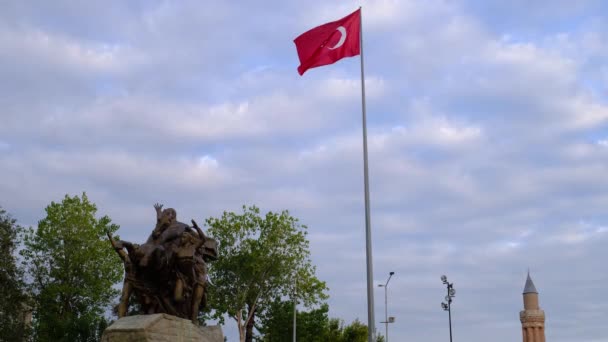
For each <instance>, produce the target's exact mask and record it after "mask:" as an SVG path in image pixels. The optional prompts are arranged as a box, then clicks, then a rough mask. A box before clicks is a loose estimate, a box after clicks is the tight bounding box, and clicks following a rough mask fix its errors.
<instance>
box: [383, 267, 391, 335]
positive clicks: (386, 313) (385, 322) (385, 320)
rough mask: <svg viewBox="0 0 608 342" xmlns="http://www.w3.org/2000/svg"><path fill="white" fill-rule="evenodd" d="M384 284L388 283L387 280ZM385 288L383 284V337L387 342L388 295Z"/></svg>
mask: <svg viewBox="0 0 608 342" xmlns="http://www.w3.org/2000/svg"><path fill="white" fill-rule="evenodd" d="M389 279H390V278H389ZM386 285H388V281H387V282H386ZM387 288H388V286H384V328H385V332H384V339H385V340H386V342H388V300H387V298H388V297H387V295H386V291H387Z"/></svg>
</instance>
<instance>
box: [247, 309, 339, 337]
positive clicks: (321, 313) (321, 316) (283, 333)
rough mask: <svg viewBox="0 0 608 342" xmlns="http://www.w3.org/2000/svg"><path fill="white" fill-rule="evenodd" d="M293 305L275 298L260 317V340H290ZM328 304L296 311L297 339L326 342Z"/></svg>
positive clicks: (258, 327)
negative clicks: (308, 309)
mask: <svg viewBox="0 0 608 342" xmlns="http://www.w3.org/2000/svg"><path fill="white" fill-rule="evenodd" d="M293 306H294V303H293V302H291V301H281V300H276V301H275V302H274V303H272V305H270V307H269V308H268V309H267V310H266V311H265V314H264V315H263V316H261V317H260V323H259V325H256V328H257V330H258V331H259V332H260V335H261V336H260V337H259V338H257V340H258V341H260V342H280V341H290V340H291V339H292V336H293V311H294V310H293V309H294V308H293ZM328 311H329V306H328V305H327V304H323V305H321V306H320V307H319V308H317V309H312V310H310V311H298V312H297V316H296V339H297V340H298V341H310V342H326V341H327V338H326V335H327V331H328V329H329V327H328V324H329V318H328V316H327V313H328Z"/></svg>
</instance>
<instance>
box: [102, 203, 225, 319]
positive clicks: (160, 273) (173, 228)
mask: <svg viewBox="0 0 608 342" xmlns="http://www.w3.org/2000/svg"><path fill="white" fill-rule="evenodd" d="M162 207H163V206H162V205H161V204H158V203H157V204H155V205H154V209H155V210H156V226H155V227H154V230H153V231H152V234H150V236H149V237H148V240H147V241H146V242H145V243H144V244H142V245H137V244H133V243H130V242H127V241H122V240H121V241H114V239H113V238H112V236H111V235H110V234H108V238H109V239H110V243H111V244H112V247H113V248H114V250H116V252H117V253H118V255H119V256H120V258H121V260H122V261H123V263H124V267H125V280H124V283H123V288H122V294H121V297H120V303H119V305H118V310H117V311H118V317H124V316H126V315H127V311H128V307H129V299H130V298H131V297H132V296H135V298H136V299H137V301H138V302H139V304H140V305H141V313H142V314H155V313H167V314H170V315H174V316H178V317H182V318H187V319H191V320H192V322H193V323H197V322H198V313H199V309H200V308H204V307H205V304H206V296H207V294H206V291H205V289H206V286H207V264H206V263H207V262H209V261H212V260H216V259H217V241H216V240H215V239H213V238H209V237H207V236H206V235H205V234H204V233H203V231H202V229H201V228H200V227H199V226H198V225H197V224H196V222H195V221H194V220H192V227H190V226H188V225H187V224H185V223H182V222H179V221H178V220H177V212H176V211H175V209H173V208H167V209H164V210H163V209H162ZM125 249H126V251H125Z"/></svg>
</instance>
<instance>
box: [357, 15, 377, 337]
mask: <svg viewBox="0 0 608 342" xmlns="http://www.w3.org/2000/svg"><path fill="white" fill-rule="evenodd" d="M359 10H360V18H359V46H360V48H361V108H362V117H363V178H364V181H363V183H364V187H365V246H366V255H367V258H366V262H367V341H368V342H374V335H375V332H376V325H375V322H374V321H375V319H374V280H373V279H374V270H373V264H372V227H371V218H370V210H369V171H368V167H367V119H366V116H365V73H364V70H363V10H362V8H361V7H359Z"/></svg>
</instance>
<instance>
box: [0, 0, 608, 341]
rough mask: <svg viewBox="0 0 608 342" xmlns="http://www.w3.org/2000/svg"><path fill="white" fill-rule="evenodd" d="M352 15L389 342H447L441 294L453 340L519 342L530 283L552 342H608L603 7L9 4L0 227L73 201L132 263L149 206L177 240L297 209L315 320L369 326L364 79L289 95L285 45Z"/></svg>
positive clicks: (329, 70)
mask: <svg viewBox="0 0 608 342" xmlns="http://www.w3.org/2000/svg"><path fill="white" fill-rule="evenodd" d="M359 5H362V6H363V20H364V23H363V25H364V34H365V37H364V40H365V47H364V48H365V63H366V65H365V67H366V77H367V80H366V83H367V91H368V92H367V95H368V97H367V101H368V124H369V128H368V129H369V153H370V182H371V184H370V187H371V189H370V190H371V205H372V207H371V209H372V210H371V215H372V229H373V252H374V255H373V257H374V271H375V274H374V276H375V282H376V283H381V282H384V281H385V280H386V277H387V276H388V273H389V272H390V271H394V272H395V276H394V277H393V279H392V280H391V283H390V286H389V314H390V315H392V316H395V317H396V323H395V324H392V325H391V326H390V337H391V340H393V341H395V340H397V341H409V340H411V341H420V340H424V341H439V340H445V339H447V338H448V330H447V314H446V313H444V312H443V311H441V307H440V302H441V300H442V299H443V296H444V292H445V289H444V288H443V285H442V284H441V281H440V279H439V277H440V276H441V275H442V274H446V275H447V276H448V278H449V279H450V280H451V281H453V282H454V284H455V285H454V286H455V288H456V289H457V297H456V298H455V302H454V317H453V318H454V321H453V323H454V337H455V339H457V340H466V341H484V340H486V339H487V337H488V336H493V337H492V340H493V341H496V342H506V341H517V340H519V339H521V331H520V323H519V317H518V312H519V310H521V308H522V299H521V291H522V289H523V285H524V282H525V276H526V270H527V268H528V267H529V268H530V269H531V271H532V277H533V279H534V281H535V283H536V287H537V289H538V290H539V292H540V303H541V307H542V308H544V309H545V311H546V315H547V323H546V330H547V339H548V340H551V341H556V342H565V341H577V342H591V341H605V340H607V339H608V335H607V333H606V331H605V328H604V327H605V317H606V314H608V304H607V303H606V302H605V301H603V300H601V293H603V291H604V290H605V284H606V283H607V282H608V275H607V274H606V272H605V265H604V263H603V261H604V260H606V258H607V257H608V252H606V249H605V248H604V246H605V245H606V243H607V242H608V214H606V208H608V182H607V181H606V180H605V175H606V174H607V172H608V132H607V128H608V124H607V119H608V102H607V100H608V97H607V94H608V85H607V84H608V65H607V64H606V62H605V61H606V60H607V57H608V34H607V33H606V32H608V27H607V24H606V22H607V20H606V13H608V8H606V7H607V6H606V4H605V2H603V1H599V0H598V1H576V2H575V1H566V0H562V1H548V0H539V1H535V2H534V4H530V3H529V2H528V1H520V0H517V1H484V2H481V1H456V0H443V1H439V0H437V1H435V0H431V1H413V0H411V1H410V0H401V1H397V0H373V1H360V2H358V1H352V2H348V1H340V2H327V1H317V0H311V1H307V2H306V3H305V4H304V2H295V1H270V0H268V1H261V2H259V1H258V2H238V3H237V2H230V1H219V0H218V1H207V0H205V1H180V2H177V1H175V2H173V1H139V2H138V1H130V2H120V1H103V2H102V1H99V2H86V3H84V2H83V3H82V4H81V3H80V2H74V1H53V2H52V3H51V2H42V1H40V2H22V1H9V2H4V3H3V4H2V5H1V6H2V10H1V11H0V47H1V48H0V108H2V111H1V114H0V115H1V117H0V119H1V122H2V124H1V125H0V205H2V206H3V207H4V208H5V209H7V210H8V211H9V212H11V213H12V214H13V215H14V216H15V217H16V218H17V219H18V220H19V222H20V223H21V224H23V225H34V226H35V225H36V222H37V221H38V220H39V219H41V218H42V217H43V216H44V210H43V209H44V207H45V206H46V205H47V204H48V203H50V201H53V200H55V201H57V200H60V199H61V198H62V197H63V196H64V195H65V194H66V193H69V194H79V193H81V192H82V191H86V192H87V193H88V195H89V196H90V198H91V199H92V200H93V201H94V202H96V203H97V204H98V207H99V209H100V213H101V214H107V215H109V216H110V217H111V218H112V219H113V221H114V222H116V223H117V224H119V225H120V226H121V229H120V232H121V235H122V237H123V238H125V239H129V240H133V241H140V240H143V239H145V237H146V236H147V234H148V232H149V231H150V230H151V229H152V226H153V224H154V209H153V208H152V205H153V204H154V203H155V202H158V201H160V202H163V203H164V204H165V205H167V206H171V207H174V208H176V209H177V210H178V215H179V217H180V219H181V220H182V221H186V222H187V220H189V219H190V218H194V219H198V220H199V221H202V220H203V219H204V218H206V217H209V216H219V215H221V213H222V211H224V210H238V209H239V208H240V207H241V205H243V204H256V205H258V206H259V207H261V208H262V209H263V210H281V209H289V210H290V211H291V212H292V214H293V215H294V216H296V217H298V218H300V220H301V221H302V222H303V223H304V224H307V225H308V226H309V233H310V235H309V236H310V240H311V250H312V257H313V261H314V263H315V264H316V265H317V271H318V276H319V277H320V278H321V279H322V280H325V281H326V282H327V283H328V286H329V287H330V291H329V294H330V296H331V298H330V301H329V303H330V315H331V316H333V317H340V318H342V319H344V320H345V321H346V322H350V321H352V320H354V319H355V318H359V319H360V320H362V321H366V317H367V316H366V315H367V314H366V299H365V295H366V292H365V291H366V290H365V286H366V285H365V235H364V216H363V206H364V204H363V178H362V177H363V171H362V157H361V124H360V83H359V82H360V80H359V64H358V63H359V59H358V57H355V58H350V59H345V60H342V61H340V62H339V63H337V64H334V65H331V66H326V67H322V68H317V69H313V70H310V71H309V72H307V73H306V74H305V76H304V77H300V76H299V75H298V73H297V71H296V68H297V66H298V64H299V63H298V60H297V54H296V50H295V47H294V45H293V42H292V41H293V39H294V38H295V37H296V36H298V35H299V34H301V33H302V32H304V31H306V30H308V29H310V28H312V27H314V26H317V25H320V24H322V23H325V22H327V21H331V20H336V19H339V18H342V17H344V16H345V15H347V14H348V13H351V12H352V11H354V10H355V9H356V8H357V7H358V6H359ZM381 290H382V289H377V291H376V308H375V309H376V318H377V321H381V319H382V318H383V317H382V316H383V311H384V305H383V295H384V293H383V292H382V291H381ZM377 327H378V329H380V330H381V331H382V330H383V326H382V325H381V324H378V326H377ZM224 332H225V333H226V334H227V335H228V336H229V338H230V340H233V339H235V336H237V335H236V328H235V326H234V323H233V322H228V324H227V325H226V326H225V327H224Z"/></svg>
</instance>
